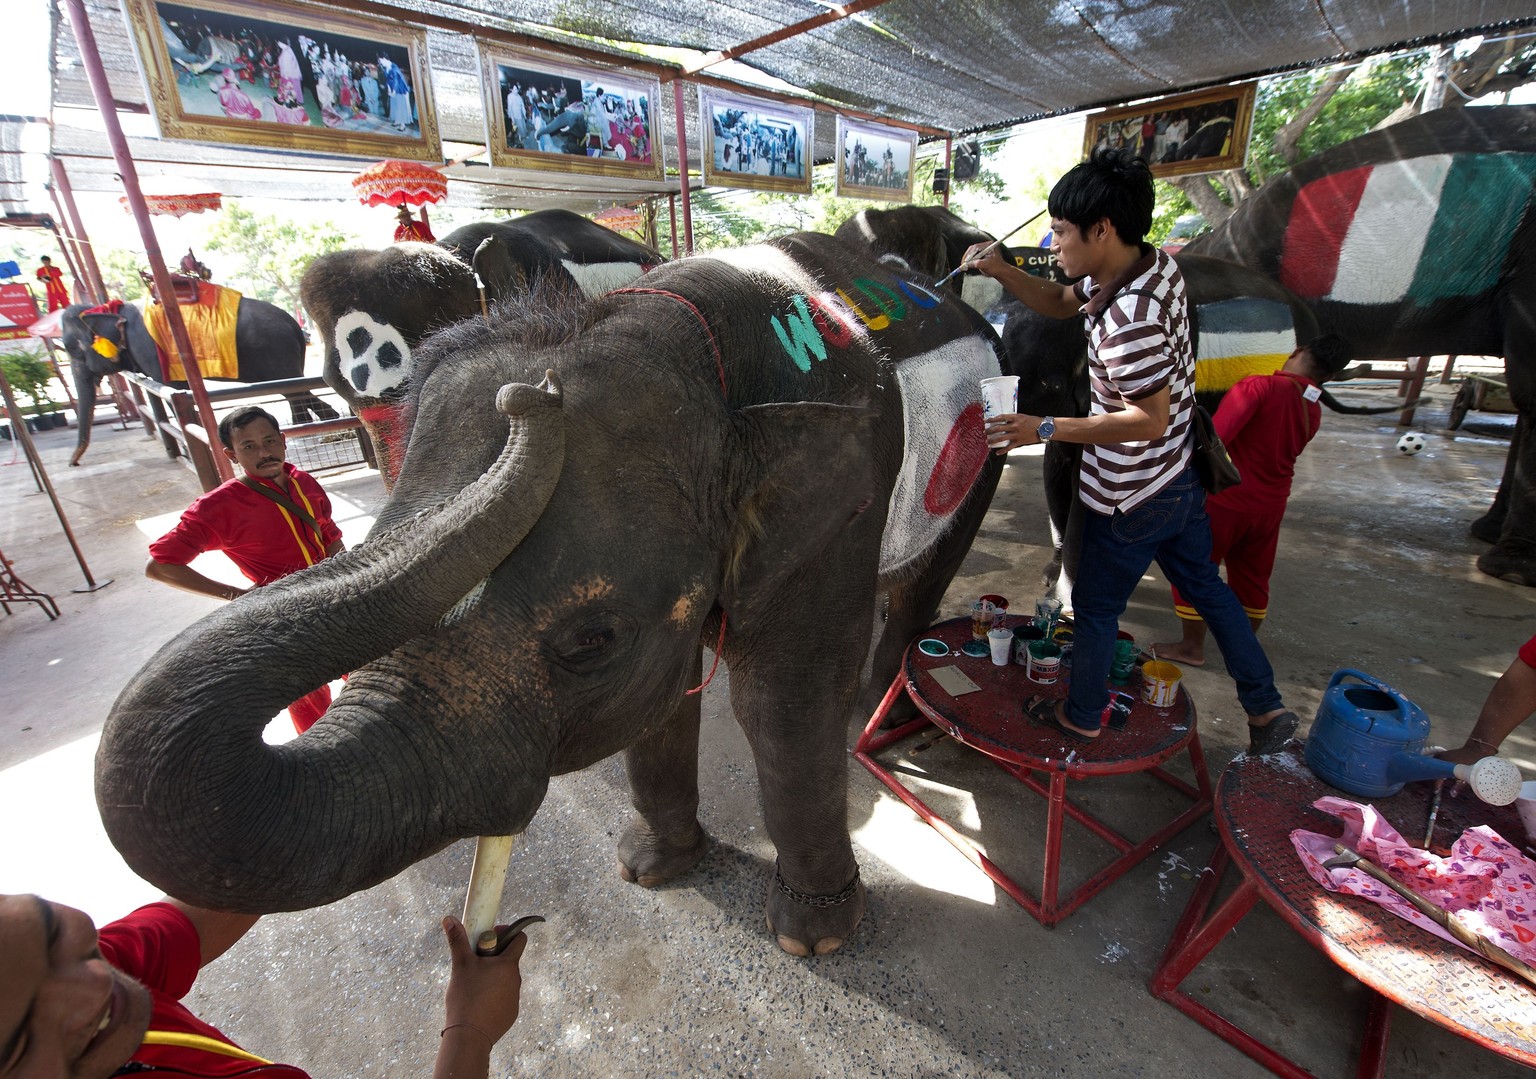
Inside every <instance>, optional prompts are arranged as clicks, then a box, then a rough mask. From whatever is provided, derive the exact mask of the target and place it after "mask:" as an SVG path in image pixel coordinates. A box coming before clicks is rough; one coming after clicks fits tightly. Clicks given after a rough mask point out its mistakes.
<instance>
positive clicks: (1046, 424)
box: [1035, 416, 1056, 442]
mask: <svg viewBox="0 0 1536 1079" xmlns="http://www.w3.org/2000/svg"><path fill="white" fill-rule="evenodd" d="M1055 433H1056V417H1054V416H1045V417H1043V418H1042V419H1041V420H1040V426H1039V427H1036V428H1035V437H1036V438H1038V439H1039V440H1040V441H1041V442H1049V441H1050V440H1051V436H1052V435H1054V434H1055Z"/></svg>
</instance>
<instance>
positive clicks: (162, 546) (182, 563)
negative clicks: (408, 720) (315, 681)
mask: <svg viewBox="0 0 1536 1079" xmlns="http://www.w3.org/2000/svg"><path fill="white" fill-rule="evenodd" d="M219 441H220V442H221V443H223V445H224V455H225V456H226V457H228V458H229V459H230V460H231V461H233V462H234V463H235V464H236V466H237V467H238V469H239V470H240V471H241V473H242V474H241V475H239V476H236V477H235V478H234V479H232V480H230V481H228V482H227V483H224V484H221V485H220V486H218V487H216V488H214V489H213V490H212V491H209V492H208V493H207V494H205V495H203V496H202V497H201V498H199V499H198V500H197V501H196V502H193V503H192V505H190V506H188V507H187V509H186V512H184V513H183V514H182V515H181V520H180V521H179V522H177V524H176V527H175V528H173V529H171V530H170V531H169V532H167V533H166V534H165V535H163V536H161V537H160V538H159V539H157V540H155V541H154V542H153V543H151V544H150V545H149V564H148V565H146V566H145V567H144V573H145V575H146V576H148V577H149V578H150V579H151V580H155V581H163V582H164V583H166V584H168V585H171V586H172V587H175V588H180V589H183V590H185V591H187V592H196V593H198V594H199V595H203V596H212V597H214V598H215V599H223V600H232V599H235V598H236V597H238V596H242V595H244V594H245V593H246V592H247V591H249V589H243V588H237V587H235V586H233V585H227V584H223V583H221V582H219V581H215V580H213V579H212V578H211V577H205V576H204V575H203V574H201V573H199V572H197V570H195V569H193V568H192V567H191V566H190V565H188V563H189V562H191V561H192V560H193V559H194V558H196V557H197V556H198V555H200V554H202V553H204V552H205V551H223V552H224V553H225V554H226V555H228V556H229V559H230V561H232V562H233V563H234V564H235V565H236V566H237V567H239V569H240V572H241V573H243V574H245V575H246V577H248V578H250V580H251V581H252V582H253V584H254V586H256V587H260V586H261V585H266V584H271V583H272V582H273V581H275V580H277V579H278V578H280V577H286V576H288V574H290V573H292V572H294V571H295V570H301V569H303V568H304V567H306V566H312V565H314V564H315V563H316V562H319V561H321V560H322V559H325V558H329V557H330V556H331V555H333V554H335V553H336V552H337V551H340V550H342V542H341V530H340V529H339V528H337V527H336V522H335V521H333V520H331V500H330V499H329V498H327V497H326V495H325V491H324V490H322V489H321V487H320V484H319V483H317V482H316V481H315V479H314V478H313V477H312V476H310V475H309V474H308V473H307V472H301V471H299V470H298V469H297V468H294V467H293V466H292V465H290V464H288V463H287V456H288V443H287V440H286V439H284V437H283V433H282V431H281V430H280V429H279V428H278V424H277V420H276V419H274V418H273V416H272V415H271V413H269V412H267V411H265V410H264V409H260V408H255V407H251V408H242V409H238V410H236V411H235V412H232V413H230V414H229V415H228V416H225V417H224V419H223V421H222V422H220V424H219ZM330 704H331V690H330V687H329V686H321V687H320V688H319V689H317V690H315V691H314V692H313V693H310V694H308V695H307V696H304V697H302V698H300V699H299V700H297V701H294V702H293V703H292V704H290V705H289V706H288V715H289V716H290V717H291V718H292V719H293V725H294V727H295V728H296V729H297V730H298V732H299V733H300V734H303V733H304V732H305V731H307V730H309V728H310V727H311V726H313V725H314V722H315V720H317V719H319V718H320V717H321V716H322V715H324V714H325V710H326V709H327V708H329V707H330Z"/></svg>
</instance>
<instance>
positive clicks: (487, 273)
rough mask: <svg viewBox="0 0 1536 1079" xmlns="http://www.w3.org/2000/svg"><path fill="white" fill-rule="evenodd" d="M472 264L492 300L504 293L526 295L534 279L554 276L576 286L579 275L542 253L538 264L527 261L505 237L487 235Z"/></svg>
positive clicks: (472, 258)
mask: <svg viewBox="0 0 1536 1079" xmlns="http://www.w3.org/2000/svg"><path fill="white" fill-rule="evenodd" d="M469 264H470V266H472V267H474V271H475V273H476V275H478V276H479V278H480V280H481V281H482V282H484V284H485V294H486V296H487V298H489V299H491V300H493V301H494V300H499V299H501V298H502V297H504V296H511V295H524V294H526V293H528V292H530V291H532V289H533V286H534V283H535V281H537V280H538V279H540V278H552V279H554V280H556V281H558V282H559V283H560V284H562V285H566V286H568V287H570V288H571V289H573V290H574V289H576V288H577V285H576V279H575V278H573V277H572V276H571V275H570V274H568V273H566V270H565V267H564V266H562V265H560V262H559V260H558V259H547V258H545V257H544V256H543V255H542V253H541V255H540V257H539V258H538V260H537V262H536V264H535V265H532V266H529V265H525V262H524V260H522V259H519V258H517V257H515V256H514V255H513V253H512V245H511V244H509V243H508V242H507V240H506V238H505V237H502V236H488V237H486V238H485V239H484V240H481V241H480V245H479V246H478V247H476V248H475V252H474V254H473V255H471V256H470V258H469Z"/></svg>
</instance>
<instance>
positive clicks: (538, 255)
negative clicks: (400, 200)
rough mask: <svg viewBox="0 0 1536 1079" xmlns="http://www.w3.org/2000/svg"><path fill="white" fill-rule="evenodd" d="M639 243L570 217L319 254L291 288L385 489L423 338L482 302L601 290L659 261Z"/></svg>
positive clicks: (403, 432)
mask: <svg viewBox="0 0 1536 1079" xmlns="http://www.w3.org/2000/svg"><path fill="white" fill-rule="evenodd" d="M663 261H664V260H663V259H662V257H661V255H659V254H657V253H656V252H655V251H654V250H652V249H651V248H649V247H646V246H645V245H643V244H638V243H635V242H634V241H633V240H628V239H625V238H624V237H623V236H620V235H619V234H618V233H616V232H613V231H612V230H610V229H607V228H604V227H603V226H602V225H599V224H597V223H595V222H593V221H589V220H588V219H586V218H585V217H582V216H581V215H579V214H574V213H571V212H570V211H569V210H536V211H534V212H533V213H530V214H527V215H525V216H523V217H520V218H517V219H516V220H513V221H487V222H479V223H476V224H472V225H465V226H463V227H462V228H458V229H455V230H454V231H452V232H450V233H449V234H448V235H447V236H444V237H443V238H442V239H441V240H439V241H438V242H437V243H436V244H414V243H403V244H395V245H393V246H390V247H386V248H384V249H383V250H381V251H368V250H349V251H337V252H333V253H331V254H327V255H321V256H320V257H319V258H317V259H315V260H314V261H313V262H312V263H310V265H309V268H308V269H307V270H306V271H305V273H304V277H303V280H302V282H301V283H300V294H301V296H302V297H303V300H304V307H305V310H307V311H308V312H309V313H310V316H311V318H313V320H314V322H315V325H316V326H318V327H319V328H320V337H321V340H322V341H323V342H324V345H325V379H326V382H328V383H329V384H330V385H331V388H332V389H334V390H335V391H336V392H337V393H338V394H340V395H341V397H342V399H343V400H345V401H346V402H347V403H348V404H349V405H350V406H351V407H352V411H353V413H354V414H355V415H356V416H357V417H358V418H359V419H361V420H362V421H363V424H364V425H365V426H366V427H367V428H368V431H369V434H370V435H372V437H373V442H374V445H375V446H376V447H377V448H378V452H379V456H380V462H379V464H380V469H379V471H380V472H381V473H382V474H383V476H384V482H385V485H386V486H388V485H391V484H393V483H394V480H395V476H396V475H397V474H398V473H399V470H400V463H401V460H402V455H403V454H404V451H405V444H406V441H407V439H408V438H409V435H410V419H409V416H408V415H407V414H406V413H405V412H404V410H403V407H402V406H403V404H404V402H405V400H406V398H407V395H408V392H409V390H410V385H411V370H412V353H413V350H414V349H415V348H416V347H417V346H418V345H419V344H420V343H421V341H422V339H423V338H425V337H426V336H427V334H429V333H431V332H432V331H433V330H436V329H440V328H442V327H444V326H448V325H451V324H452V323H455V322H458V321H459V320H461V319H466V318H470V317H472V316H476V315H479V314H481V301H480V295H479V290H478V289H477V288H476V278H477V277H478V278H479V280H480V281H481V282H482V283H483V284H484V286H485V294H486V301H487V302H488V303H489V302H494V301H496V300H499V299H501V298H503V297H506V296H511V295H519V294H522V293H526V292H527V291H528V290H529V289H531V288H534V287H538V286H539V285H540V284H541V283H542V284H543V286H544V287H547V288H564V289H567V290H571V291H578V290H579V291H581V292H582V293H584V294H586V295H588V296H595V295H597V294H599V293H602V292H606V291H607V290H608V289H610V288H614V287H617V286H619V285H622V284H627V283H628V282H630V281H632V280H634V279H635V278H636V277H639V276H640V275H641V274H642V273H644V272H646V271H647V270H649V269H651V268H652V267H654V266H657V265H659V264H660V263H661V262H663Z"/></svg>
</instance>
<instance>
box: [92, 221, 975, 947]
mask: <svg viewBox="0 0 1536 1079" xmlns="http://www.w3.org/2000/svg"><path fill="white" fill-rule="evenodd" d="M563 300H564V302H563V305H561V306H557V304H556V303H554V302H551V301H550V300H549V298H547V297H540V296H537V295H530V296H526V297H522V298H516V297H514V298H510V299H507V300H504V301H503V302H502V304H501V305H499V307H498V309H497V317H496V318H494V319H491V320H489V321H487V320H481V319H467V320H464V321H461V322H459V323H457V324H455V325H453V326H450V327H448V328H447V329H444V330H441V331H439V332H438V333H436V334H434V335H433V336H432V337H431V338H429V339H427V340H426V341H424V342H423V343H422V344H421V347H420V348H419V350H418V352H417V355H416V357H415V364H416V368H415V372H414V375H413V386H412V390H411V398H410V407H411V408H412V409H413V410H414V411H415V415H416V422H415V425H414V427H413V430H412V433H411V437H410V441H409V444H408V447H407V451H406V454H405V460H404V463H403V465H402V467H401V470H400V475H399V477H398V479H397V481H396V483H395V485H394V487H393V489H392V490H391V492H390V494H389V497H388V500H387V501H386V503H385V504H384V506H383V507H382V509H381V510H380V511H379V515H378V518H377V522H376V524H375V525H374V527H373V529H372V531H371V532H370V534H369V536H368V538H367V539H366V540H365V541H364V542H363V543H362V544H360V545H359V546H357V547H355V548H353V549H352V550H349V551H346V552H343V553H341V554H339V555H336V556H335V557H333V558H329V559H326V560H325V561H324V562H321V563H319V564H317V565H315V566H313V567H311V568H309V569H306V570H303V571H300V572H299V573H296V574H293V575H292V576H290V577H286V578H284V579H283V580H281V581H278V582H276V583H275V584H272V585H269V586H267V587H266V588H262V589H257V590H255V591H254V592H252V593H250V594H249V595H247V596H244V597H241V598H240V599H239V600H237V601H236V602H234V603H232V604H230V605H228V606H227V607H224V608H221V609H220V610H219V611H216V612H214V613H213V614H211V615H209V616H208V617H207V618H205V619H204V620H203V621H201V622H199V623H196V624H195V625H193V626H192V627H189V628H188V629H187V630H186V631H184V632H183V633H182V634H181V635H180V636H179V637H177V638H176V639H174V640H173V641H171V642H170V643H168V644H167V645H166V646H165V647H164V648H162V649H161V651H160V652H159V653H158V654H157V655H156V656H154V657H153V658H152V659H151V660H150V661H149V662H148V663H147V664H146V665H145V666H144V668H143V669H141V670H140V671H139V673H138V674H136V675H135V676H134V678H133V679H132V680H131V681H130V682H129V684H128V685H127V686H126V687H125V688H124V689H123V691H122V693H121V695H120V696H119V698H118V700H117V702H116V704H115V705H114V707H113V709H112V712H111V715H110V716H109V718H108V720H107V723H106V726H105V729H104V731H103V734H102V738H101V742H100V747H99V751H98V754H97V758H96V797H97V803H98V806H99V808H100V811H101V814H102V819H103V821H104V823H105V826H106V829H107V832H108V834H109V836H110V837H111V840H112V842H113V843H114V844H115V845H116V846H117V848H118V850H119V851H121V852H122V853H123V855H124V857H125V858H126V859H127V861H128V863H129V865H131V866H132V867H133V868H134V870H135V871H136V872H138V873H139V874H141V875H142V876H143V877H144V878H145V879H147V880H149V881H152V882H154V883H155V884H157V885H158V886H161V887H163V888H165V889H166V890H167V891H168V892H170V893H171V894H174V895H176V896H178V897H181V898H183V899H185V900H187V901H189V902H193V903H197V904H201V905H204V906H208V907H212V908H215V909H219V910H235V911H245V912H253V913H254V912H264V911H277V910H293V909H301V908H306V907H311V906H315V905H317V904H322V903H327V902H331V901H333V900H335V899H338V898H340V897H342V896H345V895H348V894H350V893H352V892H354V891H357V890H359V889H362V888H366V887H369V886H371V885H372V884H374V883H376V882H379V881H382V880H384V879H386V878H388V877H390V876H392V875H393V874H395V873H398V872H400V871H401V870H402V869H404V868H405V867H407V866H409V865H411V864H412V863H414V862H416V861H417V860H419V859H421V858H424V857H426V856H428V855H430V854H432V853H433V852H435V851H437V850H440V849H441V848H443V847H445V846H446V845H448V844H449V843H451V842H453V841H455V840H457V839H459V838H461V837H468V836H474V835H503V834H509V833H516V832H520V831H522V830H523V829H524V828H525V827H526V826H527V825H528V822H529V820H530V819H531V818H532V817H533V815H534V813H535V811H536V810H537V809H538V806H539V803H540V801H541V799H542V798H543V796H544V793H545V790H546V787H547V784H548V781H549V778H550V777H551V776H552V775H558V774H561V773H565V772H569V771H572V770H575V769H580V768H584V767H586V766H588V765H590V764H592V763H594V762H596V761H599V760H601V759H603V758H605V757H607V756H609V755H610V754H613V753H616V752H618V751H620V750H623V751H624V753H625V760H626V765H627V770H628V774H629V779H630V784H631V788H632V800H633V804H634V806H635V809H636V811H637V816H636V818H635V819H634V821H633V823H631V824H630V825H629V826H628V828H627V829H626V830H625V832H624V834H623V836H622V838H621V839H620V841H619V845H618V853H619V863H620V872H621V875H622V876H623V877H624V878H625V879H626V880H628V881H631V882H634V883H638V884H641V885H644V886H652V885H656V884H659V883H661V882H663V881H666V880H670V879H672V878H675V877H677V876H679V875H680V874H682V873H684V872H686V871H687V870H688V869H689V868H691V867H692V866H693V865H695V864H696V863H697V862H698V861H699V859H700V858H701V857H703V855H704V853H705V850H706V846H707V836H706V833H705V832H704V830H703V828H702V826H701V825H700V823H699V820H698V803H699V793H698V740H699V721H700V696H699V695H698V693H697V688H698V687H700V686H701V684H702V683H705V682H707V681H708V677H706V676H705V675H704V673H703V647H704V646H706V645H707V646H709V647H710V648H712V649H714V651H715V655H716V661H715V662H716V663H718V662H719V660H722V659H723V660H724V661H725V663H726V664H727V665H728V666H729V668H730V693H731V701H732V707H733V710H734V712H735V715H736V717H737V720H738V722H739V723H741V725H742V726H743V728H744V730H745V732H746V735H747V741H748V743H749V745H750V746H751V747H752V752H753V755H754V758H755V764H756V768H757V775H758V779H759V783H760V785H761V789H762V804H763V811H764V816H765V820H766V824H767V832H768V834H769V836H770V837H771V839H772V841H773V842H774V844H775V846H776V847H777V850H778V858H777V863H776V866H775V869H774V872H773V877H772V881H771V882H770V883H769V884H768V886H767V900H766V906H767V917H768V923H769V926H770V928H771V931H772V932H773V933H774V934H775V936H776V937H777V939H778V942H779V944H780V945H781V946H782V947H783V948H784V949H785V950H787V951H789V952H791V953H792V954H796V955H810V954H821V953H825V952H828V951H831V950H833V949H835V948H836V947H838V946H839V945H840V944H841V943H842V942H844V941H845V940H846V939H847V938H848V937H849V935H850V934H851V933H852V932H853V931H854V929H855V927H856V926H857V925H858V923H859V921H860V918H861V915H862V912H863V909H864V903H865V896H864V891H863V887H862V885H861V884H860V880H859V875H858V867H857V863H856V861H855V859H854V855H853V850H852V846H851V843H850V840H849V836H848V822H847V808H846V799H847V792H846V786H847V759H848V755H847V724H848V719H849V716H848V712H849V709H850V706H851V705H852V704H853V701H854V698H855V695H856V693H857V692H858V688H859V681H860V675H861V671H862V669H863V667H864V665H865V661H866V658H867V657H868V653H869V650H870V643H871V638H872V636H873V632H872V628H873V626H874V624H875V618H874V614H875V596H876V595H877V593H878V592H879V591H880V590H883V589H885V590H889V593H890V606H889V611H888V613H887V618H886V622H885V628H884V632H883V635H882V637H881V639H880V641H879V643H878V645H877V646H876V649H875V653H874V660H873V670H874V675H873V677H874V679H875V681H876V682H877V683H880V682H882V680H883V682H884V683H888V682H889V680H890V679H891V678H892V677H893V676H894V674H895V672H896V671H897V670H898V669H899V664H900V661H901V656H902V653H903V651H904V648H905V646H906V644H907V643H908V642H909V641H910V640H911V638H912V637H913V636H914V635H915V634H916V633H917V632H918V631H919V630H920V629H921V628H922V627H923V626H925V625H927V624H928V623H929V622H930V621H931V620H932V618H933V617H934V615H935V612H936V610H937V607H938V604H939V602H940V600H941V599H942V597H943V594H944V591H945V589H946V588H947V586H948V583H949V581H950V580H951V579H952V578H953V576H954V574H955V572H956V570H957V568H958V567H959V565H960V562H961V560H962V559H963V557H964V555H965V553H966V551H967V549H968V548H969V546H970V544H971V541H972V540H973V538H974V536H975V534H976V531H977V528H978V527H979V525H980V522H981V520H982V518H983V516H984V515H985V513H986V511H987V508H988V505H989V503H990V501H991V497H992V493H993V491H994V489H995V487H996V484H997V481H998V478H999V476H1000V474H1001V463H1000V461H999V459H998V458H995V457H993V456H991V455H989V454H988V453H987V449H986V444H985V439H984V436H983V434H982V423H981V404H980V402H979V400H978V399H977V390H976V380H977V379H978V378H981V377H986V376H989V375H992V374H995V373H996V372H997V370H998V363H999V360H998V353H997V339H996V335H995V334H994V333H993V332H992V330H991V329H990V327H988V326H987V324H986V322H985V321H984V320H983V319H982V318H981V317H980V316H979V315H977V314H976V312H975V311H973V310H972V309H971V308H969V307H967V306H965V305H964V304H961V303H959V302H958V301H957V300H955V299H954V298H953V297H951V296H947V295H944V294H942V293H940V292H936V291H934V290H931V289H929V288H928V287H926V286H925V285H923V284H922V283H921V282H920V281H918V280H916V279H915V277H914V275H909V274H905V273H902V272H898V271H894V270H892V269H890V268H888V267H886V266H884V265H882V264H881V263H879V262H876V261H874V260H872V259H870V258H868V257H867V256H864V255H862V254H861V253H859V252H856V251H854V250H853V249H851V248H849V247H847V246H845V245H843V244H841V243H839V242H838V241H837V240H835V239H833V238H832V237H829V236H825V235H819V234H815V233H799V234H795V235H792V236H788V237H784V238H781V239H777V240H774V241H772V242H770V243H767V244H763V245H760V246H754V247H746V248H741V249H738V250H731V251H722V252H718V253H711V254H709V255H701V256H696V257H692V258H688V259H685V260H681V261H677V262H672V263H669V264H667V265H664V266H662V267H659V268H658V269H656V270H654V271H652V273H651V274H650V275H649V276H648V278H647V279H646V283H645V287H644V288H627V289H618V290H615V291H613V292H610V293H608V294H606V295H604V296H600V297H597V298H593V299H584V298H581V297H578V296H571V295H570V294H565V295H564V297H563ZM509 428H510V430H509ZM209 656H217V657H219V661H218V662H217V663H209V661H208V657H209ZM344 671H351V672H352V673H351V676H350V679H349V680H348V682H347V685H346V688H345V689H343V690H342V692H341V693H340V694H339V696H338V697H337V698H336V700H335V701H334V702H333V704H332V705H331V708H330V710H329V711H328V712H327V713H326V714H325V715H324V716H323V717H322V718H321V719H320V720H319V722H318V723H316V725H315V726H314V727H312V728H311V729H310V730H309V731H308V732H306V733H305V734H304V735H303V736H301V737H300V738H298V739H297V740H296V741H293V742H290V743H288V744H287V745H283V746H268V745H266V744H264V743H263V741H262V738H261V729H262V727H263V726H264V724H265V723H266V722H267V719H268V718H269V717H270V716H271V715H272V714H274V713H275V712H276V711H277V710H278V709H280V708H281V707H282V706H283V704H284V703H286V702H287V701H289V700H292V699H294V698H296V697H297V696H300V695H302V693H304V692H307V691H308V688H313V687H314V686H318V685H322V684H324V683H325V682H327V681H328V680H330V679H333V678H335V677H337V676H338V675H340V674H341V673H342V672H344ZM710 674H711V675H712V674H713V667H711V671H710ZM882 684H883V683H882ZM690 687H693V688H690ZM471 743H473V744H474V745H475V746H476V750H475V751H474V752H473V753H466V752H465V751H464V746H466V745H468V744H471Z"/></svg>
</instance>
